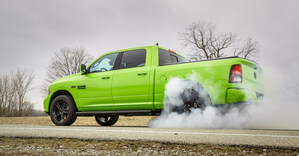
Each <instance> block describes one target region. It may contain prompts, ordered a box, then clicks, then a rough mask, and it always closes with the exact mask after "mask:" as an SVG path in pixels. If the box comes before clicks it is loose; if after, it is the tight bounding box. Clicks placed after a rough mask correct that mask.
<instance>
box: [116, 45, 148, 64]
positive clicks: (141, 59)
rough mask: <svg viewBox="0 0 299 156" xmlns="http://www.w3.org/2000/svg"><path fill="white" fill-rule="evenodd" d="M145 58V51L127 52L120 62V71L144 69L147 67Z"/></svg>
mask: <svg viewBox="0 0 299 156" xmlns="http://www.w3.org/2000/svg"><path fill="white" fill-rule="evenodd" d="M145 57H146V50H145V49H138V50H132V51H126V52H124V54H123V56H122V59H121V61H120V69H124V68H134V67H143V66H144V65H145Z"/></svg>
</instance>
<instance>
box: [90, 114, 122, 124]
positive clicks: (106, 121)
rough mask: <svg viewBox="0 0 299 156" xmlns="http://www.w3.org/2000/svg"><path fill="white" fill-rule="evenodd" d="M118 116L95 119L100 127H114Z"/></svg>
mask: <svg viewBox="0 0 299 156" xmlns="http://www.w3.org/2000/svg"><path fill="white" fill-rule="evenodd" d="M118 118H119V116H118V115H96V116H95V119H96V121H97V123H98V124H100V125H101V126H112V125H114V124H115V123H116V122H117V120H118Z"/></svg>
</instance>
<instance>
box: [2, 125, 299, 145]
mask: <svg viewBox="0 0 299 156" xmlns="http://www.w3.org/2000/svg"><path fill="white" fill-rule="evenodd" d="M0 136H6V137H8V136H9V137H41V138H78V139H95V140H143V141H162V142H172V143H208V144H226V145H253V146H275V147H295V148H299V131H298V130H240V129H173V128H148V127H115V126H113V127H100V126H88V127H87V126H67V127H58V126H37V125H0Z"/></svg>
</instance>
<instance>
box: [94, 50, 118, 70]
mask: <svg viewBox="0 0 299 156" xmlns="http://www.w3.org/2000/svg"><path fill="white" fill-rule="evenodd" d="M117 55H118V53H113V54H108V55H105V56H103V57H101V58H100V59H98V60H97V61H96V62H94V63H93V64H92V65H91V66H90V67H89V73H94V72H103V71H109V70H112V69H113V66H114V63H115V60H116V57H117Z"/></svg>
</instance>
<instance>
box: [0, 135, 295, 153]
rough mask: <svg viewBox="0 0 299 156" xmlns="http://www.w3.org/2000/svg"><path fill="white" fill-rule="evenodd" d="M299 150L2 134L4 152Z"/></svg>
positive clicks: (237, 151)
mask: <svg viewBox="0 0 299 156" xmlns="http://www.w3.org/2000/svg"><path fill="white" fill-rule="evenodd" d="M298 154H299V149H286V148H260V147H249V146H227V145H208V144H170V143H163V142H143V141H123V140H120V141H96V140H78V139H42V138H7V137H0V155H294V156H297V155H298Z"/></svg>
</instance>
